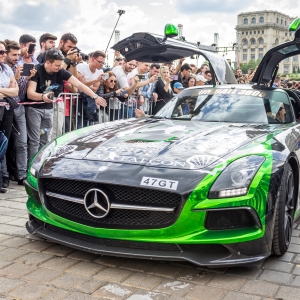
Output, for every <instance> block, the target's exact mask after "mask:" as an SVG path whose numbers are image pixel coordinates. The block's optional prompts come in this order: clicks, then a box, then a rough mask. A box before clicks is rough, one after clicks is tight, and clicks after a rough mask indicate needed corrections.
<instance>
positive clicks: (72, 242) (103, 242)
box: [26, 215, 270, 267]
mask: <svg viewBox="0 0 300 300" xmlns="http://www.w3.org/2000/svg"><path fill="white" fill-rule="evenodd" d="M26 229H27V230H28V232H29V233H31V234H37V235H38V236H40V237H42V238H44V239H47V240H51V241H54V242H56V243H59V244H62V245H65V246H69V247H72V248H75V249H79V250H83V251H87V252H91V253H95V254H101V255H111V256H120V257H132V258H140V259H156V260H173V261H175V260H177V261H188V262H191V263H194V264H197V265H199V266H209V267H221V266H223V267H224V266H233V265H243V264H249V263H255V262H258V261H261V260H263V259H265V258H266V257H268V256H269V255H270V252H267V253H263V254H259V255H253V256H250V255H244V254H242V253H241V252H240V249H239V248H241V249H243V248H245V246H246V247H248V245H249V242H245V243H240V244H233V245H221V244H202V245H201V244H164V243H151V242H136V241H127V240H115V239H106V238H98V237H93V236H89V235H85V234H81V233H77V232H73V231H70V230H66V229H62V228H59V227H56V226H53V225H50V224H47V223H45V222H42V221H40V220H39V219H37V218H35V217H33V216H32V215H29V221H28V222H27V223H26ZM253 243H256V244H257V243H259V240H255V241H253Z"/></svg>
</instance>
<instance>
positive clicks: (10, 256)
mask: <svg viewBox="0 0 300 300" xmlns="http://www.w3.org/2000/svg"><path fill="white" fill-rule="evenodd" d="M28 252H29V251H28V250H24V249H13V248H7V249H4V250H2V251H1V259H2V260H14V259H16V258H17V257H20V256H22V255H25V254H27V253H28Z"/></svg>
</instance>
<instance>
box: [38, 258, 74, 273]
mask: <svg viewBox="0 0 300 300" xmlns="http://www.w3.org/2000/svg"><path fill="white" fill-rule="evenodd" d="M75 264H76V261H75V260H73V259H71V258H66V257H53V258H51V259H49V260H48V261H46V262H44V263H42V264H41V266H42V267H45V268H49V269H56V270H65V269H67V268H69V267H71V266H72V265H75Z"/></svg>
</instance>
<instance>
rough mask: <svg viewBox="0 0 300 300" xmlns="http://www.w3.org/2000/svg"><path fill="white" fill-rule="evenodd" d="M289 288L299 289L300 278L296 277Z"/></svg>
mask: <svg viewBox="0 0 300 300" xmlns="http://www.w3.org/2000/svg"><path fill="white" fill-rule="evenodd" d="M291 286H298V287H300V276H296V277H295V278H294V279H293V281H292V282H291Z"/></svg>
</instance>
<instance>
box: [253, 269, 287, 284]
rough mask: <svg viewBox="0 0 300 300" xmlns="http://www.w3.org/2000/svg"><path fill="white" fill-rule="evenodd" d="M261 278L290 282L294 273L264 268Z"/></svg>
mask: <svg viewBox="0 0 300 300" xmlns="http://www.w3.org/2000/svg"><path fill="white" fill-rule="evenodd" d="M259 279H261V280H266V281H269V282H274V283H281V284H288V283H289V282H290V281H291V279H292V275H291V274H288V273H283V272H278V271H272V270H264V271H263V272H262V274H261V275H260V276H259Z"/></svg>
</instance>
